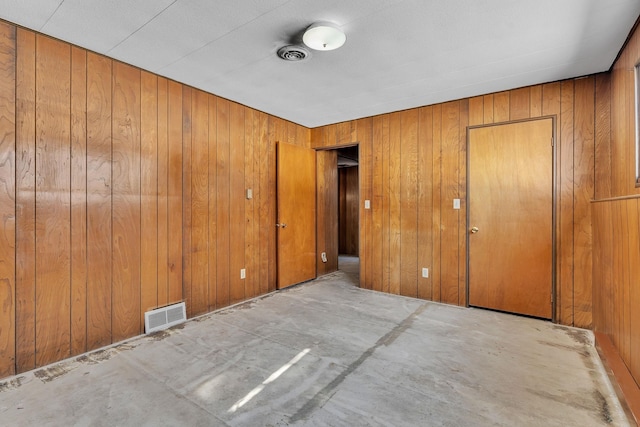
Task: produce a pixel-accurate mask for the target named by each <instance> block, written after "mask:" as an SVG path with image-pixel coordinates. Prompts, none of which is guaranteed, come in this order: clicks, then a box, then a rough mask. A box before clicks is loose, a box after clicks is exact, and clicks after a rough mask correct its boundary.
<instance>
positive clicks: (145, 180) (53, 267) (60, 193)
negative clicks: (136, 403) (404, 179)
mask: <svg viewBox="0 0 640 427" xmlns="http://www.w3.org/2000/svg"><path fill="white" fill-rule="evenodd" d="M277 141H285V142H289V143H293V144H301V145H303V146H308V145H309V130H308V129H306V128H303V127H301V126H298V125H294V124H293V123H290V122H286V121H284V120H281V119H278V118H276V117H273V116H270V115H267V114H265V113H262V112H259V111H255V110H253V109H251V108H248V107H244V106H242V105H239V104H236V103H233V102H230V101H228V100H225V99H222V98H219V97H216V96H214V95H210V94H207V93H204V92H202V91H199V90H195V89H193V88H191V87H188V86H185V85H182V84H179V83H176V82H174V81H170V80H167V79H165V78H162V77H159V76H156V75H154V74H151V73H148V72H145V71H141V70H140V69H137V68H134V67H131V66H129V65H125V64H122V63H120V62H117V61H115V60H111V59H109V58H106V57H103V56H100V55H97V54H94V53H91V52H88V51H86V50H84V49H80V48H77V47H74V46H71V45H69V44H67V43H64V42H61V41H58V40H54V39H52V38H49V37H46V36H42V35H39V34H36V33H34V32H31V31H28V30H25V29H22V28H16V27H15V26H13V25H11V24H7V23H0V377H3V376H7V375H10V374H13V373H16V372H22V371H25V370H29V369H33V368H35V367H38V366H42V365H45V364H48V363H51V362H54V361H58V360H61V359H64V358H66V357H69V356H72V355H76V354H79V353H82V352H85V351H87V350H91V349H95V348H98V347H101V346H104V345H107V344H110V343H112V342H116V341H119V340H123V339H125V338H128V337H131V336H134V335H137V334H140V333H142V332H143V330H144V312H145V311H147V310H149V309H153V308H156V307H159V306H163V305H166V304H170V303H174V302H177V301H182V300H184V301H186V303H187V309H188V315H189V316H190V317H192V316H195V315H197V314H201V313H205V312H207V311H210V310H214V309H216V308H220V307H224V306H226V305H229V304H232V303H235V302H238V301H242V300H244V299H248V298H251V297H254V296H256V295H260V294H264V293H266V292H269V291H271V290H274V289H275V283H276V282H275V227H274V225H275V208H276V206H275V192H276V188H275V143H276V142H277ZM247 188H251V189H252V190H253V198H252V199H249V200H247V199H246V197H245V194H246V193H245V190H246V189H247ZM241 268H245V269H246V279H245V280H241V279H240V269H241Z"/></svg>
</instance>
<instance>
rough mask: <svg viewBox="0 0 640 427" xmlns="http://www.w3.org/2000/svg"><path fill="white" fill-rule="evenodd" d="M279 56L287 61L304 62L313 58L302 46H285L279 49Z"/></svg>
mask: <svg viewBox="0 0 640 427" xmlns="http://www.w3.org/2000/svg"><path fill="white" fill-rule="evenodd" d="M278 56H279V57H280V58H282V59H284V60H285V61H302V60H305V59H307V58H308V57H309V56H311V54H310V53H309V51H308V50H306V49H305V48H303V47H300V46H284V47H281V48H280V49H278Z"/></svg>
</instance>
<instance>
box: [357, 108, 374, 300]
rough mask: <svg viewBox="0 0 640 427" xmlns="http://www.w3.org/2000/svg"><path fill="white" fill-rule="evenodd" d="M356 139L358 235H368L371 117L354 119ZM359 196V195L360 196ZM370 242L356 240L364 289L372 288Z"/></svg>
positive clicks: (370, 191) (371, 162)
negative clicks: (367, 205) (357, 155)
mask: <svg viewBox="0 0 640 427" xmlns="http://www.w3.org/2000/svg"><path fill="white" fill-rule="evenodd" d="M356 131H357V141H358V148H359V158H360V159H362V160H361V161H360V162H359V163H360V164H359V167H358V176H359V180H360V183H359V185H360V194H358V193H356V197H357V198H358V206H359V211H360V220H359V223H360V232H359V236H370V235H371V233H372V231H373V218H372V215H371V209H365V208H364V201H365V200H369V202H371V199H372V198H373V187H372V186H373V170H372V164H373V119H372V118H370V117H369V118H364V119H359V120H357V121H356ZM360 196H361V197H360ZM372 246H373V245H372V243H371V241H369V240H363V241H362V242H360V241H359V240H358V254H359V257H360V275H361V277H363V279H364V284H365V288H366V289H371V288H372V279H373V265H372V264H371V261H370V260H371V255H372V254H373V247H372Z"/></svg>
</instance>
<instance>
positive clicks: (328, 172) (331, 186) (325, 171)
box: [316, 150, 339, 276]
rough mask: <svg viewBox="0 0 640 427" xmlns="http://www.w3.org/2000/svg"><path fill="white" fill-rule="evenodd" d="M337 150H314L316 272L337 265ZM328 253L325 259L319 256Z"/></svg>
mask: <svg viewBox="0 0 640 427" xmlns="http://www.w3.org/2000/svg"><path fill="white" fill-rule="evenodd" d="M337 158H338V153H337V151H335V150H326V151H324V150H321V151H318V152H317V153H316V170H317V178H316V188H317V193H316V194H317V199H316V206H317V223H318V233H317V240H316V241H317V250H316V252H317V254H316V259H317V262H316V269H317V274H318V276H321V275H323V274H328V273H332V272H334V271H336V270H337V269H338V245H339V242H338V160H337ZM322 252H325V253H326V254H327V262H323V261H322V259H321V257H320V256H321V254H322Z"/></svg>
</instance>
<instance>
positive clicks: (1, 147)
mask: <svg viewBox="0 0 640 427" xmlns="http://www.w3.org/2000/svg"><path fill="white" fill-rule="evenodd" d="M15 66H16V29H15V27H13V26H10V25H8V24H4V23H0V325H2V327H1V328H0V378H1V377H6V376H9V375H13V374H15V373H16V305H15V304H16V300H15V297H16V263H15V259H16V122H15V120H16V71H15V70H16V69H15Z"/></svg>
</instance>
